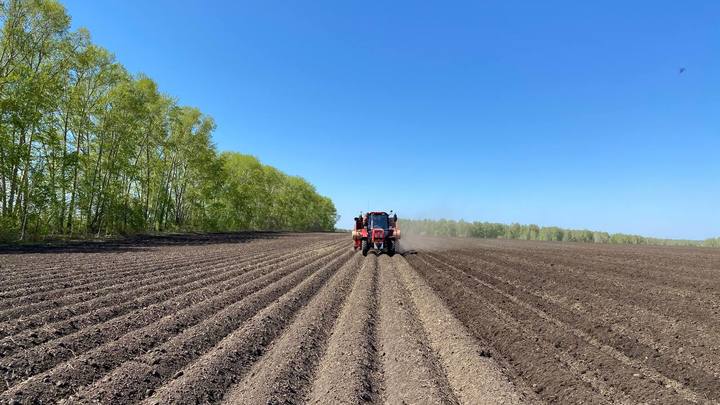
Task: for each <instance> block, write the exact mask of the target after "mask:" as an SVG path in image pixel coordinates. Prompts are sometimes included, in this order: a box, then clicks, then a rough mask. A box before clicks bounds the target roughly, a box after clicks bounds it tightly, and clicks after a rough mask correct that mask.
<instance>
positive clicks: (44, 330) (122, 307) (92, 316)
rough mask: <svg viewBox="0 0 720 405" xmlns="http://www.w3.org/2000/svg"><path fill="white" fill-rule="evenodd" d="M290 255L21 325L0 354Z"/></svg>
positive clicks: (2, 344) (2, 345)
mask: <svg viewBox="0 0 720 405" xmlns="http://www.w3.org/2000/svg"><path fill="white" fill-rule="evenodd" d="M291 256H292V254H290V255H283V256H279V257H276V258H271V259H269V260H267V261H265V262H263V261H262V260H261V259H260V260H258V261H255V260H252V261H250V262H246V261H241V262H238V263H237V264H235V265H232V266H225V267H221V268H219V269H212V270H205V271H204V272H202V273H198V274H197V275H194V276H192V277H184V278H179V279H176V280H174V281H173V282H171V283H168V284H167V285H162V286H159V287H156V288H153V289H148V291H147V292H146V293H145V294H144V295H141V296H139V297H137V298H134V299H131V300H129V301H125V302H122V303H120V304H117V305H111V306H108V307H101V308H99V309H97V310H94V311H91V312H89V313H85V314H81V315H78V316H74V317H72V318H69V319H67V320H63V321H59V322H54V323H46V324H43V325H42V326H40V327H36V328H30V329H26V328H22V329H25V330H23V332H21V333H18V334H15V335H12V336H7V337H5V338H3V339H0V356H2V357H4V356H9V355H11V354H13V353H16V352H18V351H20V350H23V349H29V348H31V347H33V346H37V345H40V344H43V343H45V342H48V341H50V340H54V339H58V338H60V337H62V336H66V335H69V334H71V333H75V332H77V331H79V330H81V329H83V328H88V327H90V326H93V325H97V324H101V323H104V322H107V321H109V320H111V319H114V318H117V317H119V316H122V315H124V314H127V313H129V312H131V311H135V310H138V309H140V308H144V307H147V306H148V305H153V304H159V303H162V302H164V301H166V300H168V299H171V298H173V297H177V296H180V295H182V294H184V293H186V292H188V291H193V290H196V289H198V288H203V287H206V286H209V285H212V284H215V283H221V282H224V281H227V280H231V279H234V278H236V277H238V276H240V275H242V274H243V273H244V272H247V271H251V270H253V269H257V268H259V267H260V266H263V267H266V266H269V265H273V264H276V263H282V262H284V261H286V260H289V259H292V257H291ZM173 286H175V287H173ZM171 287H172V288H171ZM23 326H27V325H23ZM19 329H20V328H19ZM2 357H0V364H2V360H1V359H2Z"/></svg>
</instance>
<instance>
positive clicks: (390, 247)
mask: <svg viewBox="0 0 720 405" xmlns="http://www.w3.org/2000/svg"><path fill="white" fill-rule="evenodd" d="M387 253H388V256H390V257H392V256H395V241H394V240H392V239H390V240H389V241H388V250H387Z"/></svg>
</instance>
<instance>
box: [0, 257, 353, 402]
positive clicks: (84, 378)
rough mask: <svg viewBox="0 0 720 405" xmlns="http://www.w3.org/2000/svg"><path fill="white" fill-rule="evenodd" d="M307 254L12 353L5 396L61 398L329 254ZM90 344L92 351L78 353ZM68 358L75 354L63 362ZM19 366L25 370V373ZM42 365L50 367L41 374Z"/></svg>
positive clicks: (4, 368) (43, 367)
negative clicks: (293, 261)
mask: <svg viewBox="0 0 720 405" xmlns="http://www.w3.org/2000/svg"><path fill="white" fill-rule="evenodd" d="M339 253H340V252H339V251H337V250H333V251H332V252H331V253H329V255H331V256H338V255H339ZM307 256H308V258H306V259H301V260H299V261H298V262H297V263H295V264H293V265H291V266H286V267H281V268H276V267H273V266H269V267H268V268H258V269H257V271H256V272H250V273H246V274H244V275H242V276H241V277H242V279H240V280H236V281H233V282H230V283H223V284H224V285H214V286H210V287H208V288H205V289H202V290H197V291H193V292H191V293H188V294H187V295H186V296H184V297H180V298H181V299H182V298H184V299H182V300H181V299H178V300H175V299H174V300H173V301H179V302H181V303H182V306H184V307H185V308H184V309H179V308H182V306H180V307H178V306H177V305H174V304H173V303H167V304H162V305H153V306H150V307H147V308H146V309H145V310H143V311H142V313H139V314H130V315H131V316H128V317H121V318H119V319H118V320H116V321H115V322H107V323H104V324H101V325H98V326H97V327H95V328H87V329H84V330H82V331H81V332H80V333H79V334H75V335H70V336H67V337H65V338H63V339H58V341H53V342H50V344H49V345H41V346H38V347H37V348H33V350H32V351H29V352H28V351H26V352H24V353H20V354H18V355H17V356H14V357H11V358H10V359H11V361H9V362H8V363H5V364H3V366H2V367H1V368H0V369H2V370H3V371H4V372H5V376H4V378H5V380H6V384H8V385H10V386H11V387H12V388H11V389H9V390H7V391H6V392H4V393H2V394H0V399H3V398H8V399H10V398H13V397H18V398H23V395H28V396H30V397H32V398H33V399H38V400H43V401H51V400H54V401H56V400H58V399H60V398H63V397H66V396H68V395H70V394H72V393H74V391H75V390H76V389H77V388H79V387H81V386H83V385H86V384H89V383H92V382H93V381H95V380H97V379H99V378H101V377H102V375H104V374H105V373H107V372H109V371H110V370H112V369H113V368H114V367H117V365H119V364H120V363H122V362H124V361H126V360H129V359H131V358H133V357H135V356H137V355H138V354H142V353H144V352H146V351H148V350H150V349H152V348H153V347H154V346H156V345H158V344H160V343H162V342H164V341H165V340H167V339H169V338H171V337H173V336H174V335H176V334H178V333H180V332H181V331H182V330H184V329H186V328H189V327H191V326H193V325H195V324H197V323H199V322H201V321H202V320H204V319H205V318H206V317H208V316H211V315H212V314H214V313H216V312H218V311H220V310H222V309H223V308H224V307H226V306H227V305H230V304H232V303H233V302H236V301H237V300H238V296H244V295H247V294H250V293H252V292H255V291H256V290H258V289H260V288H263V287H264V286H266V285H269V284H270V283H272V282H274V281H276V280H277V279H279V278H280V277H282V276H285V275H287V274H288V273H291V272H293V271H296V270H297V269H298V268H301V267H303V266H306V265H308V264H312V263H319V262H322V261H323V260H326V259H327V255H321V256H320V257H317V256H316V255H311V254H308V255H307ZM263 274H264V275H263ZM143 325H145V326H143ZM140 326H142V327H140ZM113 339H114V340H113ZM105 342H108V343H105ZM43 346H45V347H43ZM91 349H92V350H91ZM88 350H91V351H90V352H88V353H85V354H82V355H79V353H83V352H87V351H88ZM67 359H70V360H69V361H68V362H66V363H62V364H60V363H61V362H62V361H64V360H67ZM19 366H20V367H19ZM53 366H54V368H52V369H49V368H50V367H53ZM19 370H22V371H21V372H23V373H24V375H20V374H19V373H20V371H19ZM43 370H47V371H45V372H42V373H40V374H38V372H40V371H43ZM27 375H29V376H30V377H29V378H28V377H26V376H27ZM23 380H24V381H23Z"/></svg>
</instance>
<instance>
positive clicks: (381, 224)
mask: <svg viewBox="0 0 720 405" xmlns="http://www.w3.org/2000/svg"><path fill="white" fill-rule="evenodd" d="M370 228H382V229H388V217H386V216H385V215H373V216H372V217H370Z"/></svg>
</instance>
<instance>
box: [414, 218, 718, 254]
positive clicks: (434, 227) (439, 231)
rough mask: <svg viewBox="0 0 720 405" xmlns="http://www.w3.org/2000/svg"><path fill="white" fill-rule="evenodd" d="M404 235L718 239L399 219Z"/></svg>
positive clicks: (650, 241)
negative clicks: (654, 236)
mask: <svg viewBox="0 0 720 405" xmlns="http://www.w3.org/2000/svg"><path fill="white" fill-rule="evenodd" d="M402 224H403V225H402V230H403V232H405V233H409V234H416V235H428V236H455V237H470V238H484V239H518V240H541V241H563V242H585V243H607V244H630V245H664V246H706V247H720V238H714V239H706V240H704V241H697V240H684V239H660V238H649V237H645V236H639V235H628V234H623V233H612V234H611V233H608V232H598V231H589V230H585V229H581V230H578V229H563V228H559V227H556V226H538V225H532V224H531V225H521V224H510V225H507V224H499V223H492V222H466V221H463V220H460V221H454V220H447V219H440V220H432V219H421V220H412V219H403V220H402Z"/></svg>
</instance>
